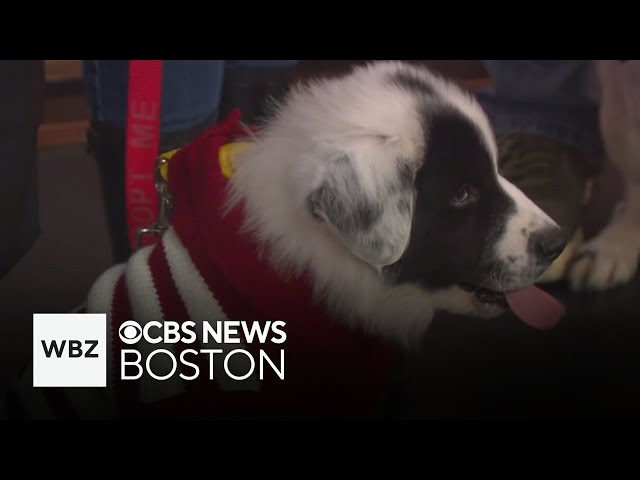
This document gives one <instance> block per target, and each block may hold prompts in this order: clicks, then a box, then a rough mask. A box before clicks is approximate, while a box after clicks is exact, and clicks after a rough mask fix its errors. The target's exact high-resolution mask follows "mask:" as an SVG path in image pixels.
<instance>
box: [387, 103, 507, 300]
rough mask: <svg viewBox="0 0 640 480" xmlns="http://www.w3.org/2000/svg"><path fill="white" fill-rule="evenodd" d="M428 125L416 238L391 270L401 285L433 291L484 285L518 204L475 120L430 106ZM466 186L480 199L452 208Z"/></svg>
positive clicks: (415, 219) (413, 236) (420, 174)
mask: <svg viewBox="0 0 640 480" xmlns="http://www.w3.org/2000/svg"><path fill="white" fill-rule="evenodd" d="M424 123H425V125H428V129H429V130H428V134H427V136H426V139H425V145H427V151H426V152H425V157H424V162H423V164H422V167H421V168H420V170H419V171H418V173H417V176H416V180H415V189H416V191H417V199H416V207H415V211H414V217H413V225H412V230H411V238H410V241H409V245H408V247H407V249H406V251H405V252H404V254H403V256H402V258H401V259H400V260H399V261H398V262H397V263H396V264H395V265H393V266H392V267H391V268H390V271H392V272H393V274H394V277H395V278H397V281H400V282H416V283H419V284H422V285H424V286H425V287H429V288H439V287H446V286H448V285H451V284H453V283H470V284H476V285H479V284H481V283H482V282H484V281H485V280H486V279H487V277H488V276H489V275H490V273H491V269H492V268H493V266H494V264H495V261H496V259H495V258H494V254H493V248H491V247H492V246H493V245H494V244H495V242H496V240H497V238H498V237H499V236H500V234H501V233H502V231H503V228H504V224H505V219H506V217H507V216H508V215H509V214H510V213H511V212H512V211H513V210H514V208H515V205H514V202H513V200H512V199H511V198H510V197H509V196H508V195H507V194H506V192H504V190H503V189H502V187H501V186H500V185H499V183H498V178H497V176H496V174H495V170H494V166H493V162H492V159H491V154H490V153H489V151H488V149H487V146H486V143H485V140H484V139H483V137H482V133H481V131H480V129H479V128H478V127H477V126H476V125H475V124H474V123H473V122H471V121H470V120H468V119H467V118H466V117H465V116H463V115H462V114H461V113H460V112H458V111H456V110H454V109H453V108H451V109H445V110H442V111H439V112H436V113H432V114H430V115H428V114H427V109H426V108H425V113H424ZM464 185H469V186H472V187H473V188H474V189H476V190H477V191H478V194H479V198H478V201H477V202H475V203H473V204H472V205H470V206H468V207H465V208H456V207H453V206H452V205H451V200H452V198H453V197H454V196H455V194H456V192H458V191H459V190H460V188H461V187H463V186H464Z"/></svg>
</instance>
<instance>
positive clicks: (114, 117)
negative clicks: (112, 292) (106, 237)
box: [84, 60, 224, 262]
mask: <svg viewBox="0 0 640 480" xmlns="http://www.w3.org/2000/svg"><path fill="white" fill-rule="evenodd" d="M128 72H129V62H128V61H127V60H85V61H84V81H85V87H86V92H87V98H88V102H89V107H90V111H91V126H90V129H89V131H88V133H87V141H88V147H89V151H90V152H91V153H92V155H93V156H94V157H95V159H96V161H97V164H98V168H99V173H100V180H101V185H102V192H103V199H104V205H105V212H106V216H107V222H108V227H109V232H110V235H111V245H112V252H113V257H114V260H115V261H116V262H123V261H125V260H126V259H127V258H128V257H129V255H130V254H131V247H130V245H129V241H128V236H127V223H126V211H125V188H124V186H125V185H124V183H125V158H124V156H125V127H126V115H127V87H128ZM223 73H224V61H222V60H166V61H164V63H163V78H162V100H161V107H160V109H161V112H160V117H161V118H160V123H161V127H160V129H161V135H160V144H161V145H160V151H168V150H172V149H174V148H178V147H180V146H183V145H185V144H187V143H189V142H190V141H192V140H193V139H194V138H196V137H197V136H198V135H199V134H200V133H201V132H203V131H204V130H205V129H206V128H208V127H210V126H211V125H213V124H214V123H215V122H216V121H217V119H218V114H217V113H218V112H217V109H218V105H219V101H220V92H221V89H222V79H223Z"/></svg>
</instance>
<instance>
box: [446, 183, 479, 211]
mask: <svg viewBox="0 0 640 480" xmlns="http://www.w3.org/2000/svg"><path fill="white" fill-rule="evenodd" d="M477 200H478V191H477V190H476V189H475V188H473V187H472V186H470V185H465V186H464V187H462V188H461V189H460V190H458V191H457V192H456V194H455V196H454V197H453V198H452V199H451V205H453V206H454V207H466V206H468V205H471V204H473V203H475V202H476V201H477Z"/></svg>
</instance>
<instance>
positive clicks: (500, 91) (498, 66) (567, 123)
mask: <svg viewBox="0 0 640 480" xmlns="http://www.w3.org/2000/svg"><path fill="white" fill-rule="evenodd" d="M483 63H484V66H485V68H486V70H487V72H488V73H489V75H490V76H491V77H492V79H493V82H494V85H493V86H492V87H491V88H489V89H487V90H485V91H483V92H480V93H479V94H478V100H479V101H480V103H481V104H482V106H483V108H484V109H485V111H486V112H487V115H488V116H489V118H490V120H491V123H492V125H493V127H494V130H495V132H496V136H498V137H500V136H501V135H504V134H507V133H512V132H527V133H534V134H540V135H542V136H546V137H550V138H554V139H556V140H560V141H562V142H566V143H569V144H571V145H574V146H576V147H578V148H580V149H582V150H585V151H588V152H591V153H594V152H595V153H599V152H601V151H602V142H601V139H600V132H599V126H598V100H599V99H598V97H599V92H598V86H597V77H596V73H595V69H594V67H593V62H592V61H588V60H483Z"/></svg>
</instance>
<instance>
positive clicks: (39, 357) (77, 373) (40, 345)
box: [33, 313, 107, 387]
mask: <svg viewBox="0 0 640 480" xmlns="http://www.w3.org/2000/svg"><path fill="white" fill-rule="evenodd" d="M106 330H107V316H106V315H105V314H98V313H74V314H67V313H64V314H58V313H36V314H34V315H33V386H34V387H106V386H107V358H106V357H107V353H106Z"/></svg>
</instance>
